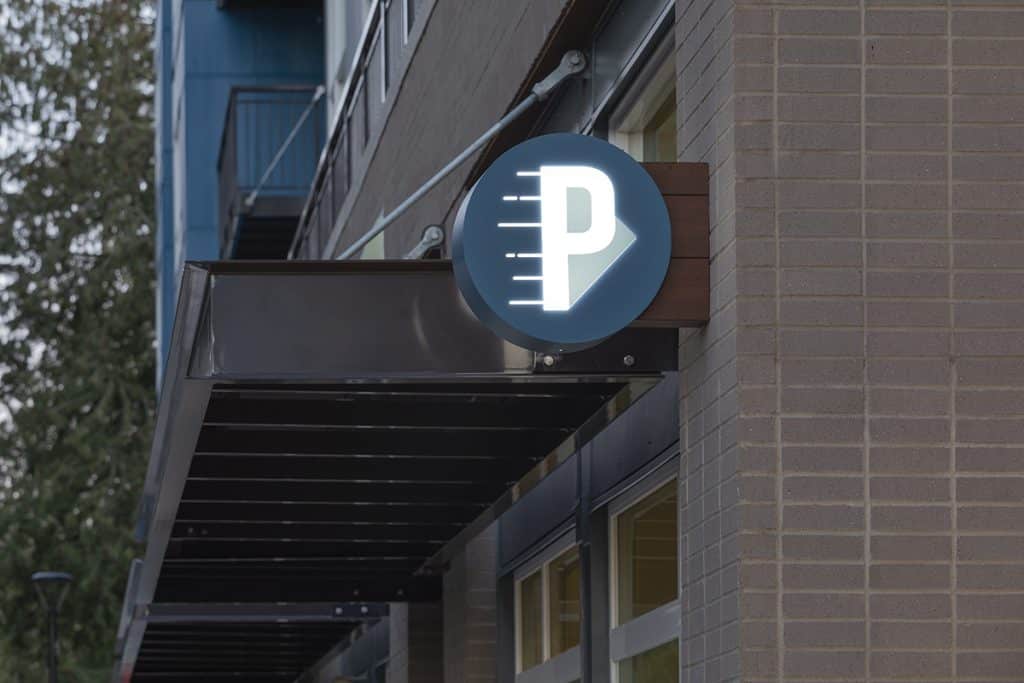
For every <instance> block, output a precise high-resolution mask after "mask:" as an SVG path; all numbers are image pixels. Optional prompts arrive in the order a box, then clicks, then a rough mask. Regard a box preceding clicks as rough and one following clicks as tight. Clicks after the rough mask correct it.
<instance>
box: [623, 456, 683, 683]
mask: <svg viewBox="0 0 1024 683" xmlns="http://www.w3.org/2000/svg"><path fill="white" fill-rule="evenodd" d="M678 467H679V461H678V460H675V459H673V460H672V461H670V462H669V463H666V464H665V465H664V466H663V468H662V470H661V472H660V474H661V476H659V472H655V473H654V474H652V475H651V482H652V483H651V484H650V485H648V486H644V487H643V488H639V489H638V491H637V492H635V493H634V492H631V493H627V494H626V495H625V496H624V497H622V498H621V499H619V500H617V501H615V502H613V503H612V507H611V509H610V510H609V512H610V514H611V529H610V532H611V534H610V540H611V548H610V555H611V558H610V559H611V581H610V591H611V596H610V604H611V613H612V614H611V616H612V630H611V633H610V634H609V652H610V654H611V658H612V672H613V674H614V677H613V680H615V681H617V683H649V682H652V683H653V682H656V683H666V682H668V681H677V680H678V678H679V636H680V633H681V630H682V624H681V619H682V616H681V615H682V611H681V604H680V600H679V493H678V479H676V477H675V476H670V475H671V474H672V473H673V472H674V471H675V470H677V468H678Z"/></svg>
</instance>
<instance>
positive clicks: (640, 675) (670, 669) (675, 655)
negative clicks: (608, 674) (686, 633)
mask: <svg viewBox="0 0 1024 683" xmlns="http://www.w3.org/2000/svg"><path fill="white" fill-rule="evenodd" d="M618 676H619V683H664V681H674V680H677V679H678V678H679V641H678V640H673V641H670V642H668V643H665V644H664V645H659V646H658V647H656V648H654V649H652V650H647V651H646V652H641V653H640V654H638V655H634V656H632V657H629V658H627V659H624V660H622V661H621V662H619V670H618Z"/></svg>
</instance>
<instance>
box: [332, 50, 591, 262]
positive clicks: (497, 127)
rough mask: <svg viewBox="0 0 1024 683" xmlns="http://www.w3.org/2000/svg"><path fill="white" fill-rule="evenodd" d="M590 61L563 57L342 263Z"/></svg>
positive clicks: (356, 245) (578, 56)
mask: <svg viewBox="0 0 1024 683" xmlns="http://www.w3.org/2000/svg"><path fill="white" fill-rule="evenodd" d="M586 63H587V60H586V59H585V58H584V57H583V53H582V52H580V51H579V50H570V51H569V52H566V53H565V55H564V56H563V57H562V61H561V63H560V64H559V65H558V67H557V68H556V69H555V70H554V71H552V72H551V73H550V74H548V76H547V77H546V78H544V79H543V80H541V81H538V82H537V83H536V84H535V85H534V86H533V89H532V91H531V92H530V94H529V95H528V96H527V97H526V98H525V99H523V101H522V102H520V103H519V104H517V105H516V106H515V107H514V108H513V109H512V111H510V112H509V113H507V114H505V116H503V117H502V118H501V120H500V121H498V122H497V123H495V124H494V125H493V126H491V127H490V128H489V129H488V130H487V132H485V133H484V134H483V135H481V136H480V137H479V138H477V139H476V141H475V142H474V143H473V144H471V145H470V146H469V147H467V148H466V149H464V150H463V151H462V153H461V154H459V155H458V156H457V157H455V158H454V159H452V160H451V161H449V162H448V164H447V165H446V166H445V167H444V168H442V169H441V170H440V171H438V172H437V173H435V174H434V176H433V177H432V178H431V179H430V180H428V181H427V182H425V183H423V184H422V185H421V186H420V188H419V189H418V190H416V191H415V192H413V193H412V194H411V195H409V196H408V197H407V198H406V199H405V201H403V202H402V203H401V204H399V205H398V206H396V207H395V208H394V209H393V210H392V211H391V213H389V214H386V215H381V216H380V218H378V219H377V222H376V223H374V224H373V227H371V228H370V229H369V230H368V231H367V232H366V234H365V235H363V236H362V237H360V238H359V239H357V240H356V241H355V242H353V243H352V244H351V245H350V246H349V247H348V248H347V249H345V251H343V252H341V254H339V255H338V260H342V259H347V258H349V257H350V256H352V255H353V254H355V253H357V252H358V251H359V250H360V249H362V248H363V247H365V246H366V245H367V243H369V241H370V240H372V239H373V238H374V237H376V236H377V235H379V234H381V233H382V232H384V230H385V229H387V227H388V226H389V225H391V224H392V223H394V222H395V221H396V220H398V219H399V218H400V217H401V216H402V214H404V213H405V212H406V211H408V210H409V207H411V206H412V205H413V204H415V203H416V202H418V201H419V200H420V199H421V198H422V197H423V195H425V194H426V193H428V192H430V191H431V190H432V189H434V187H435V186H436V185H437V184H438V183H440V182H441V181H442V180H444V179H445V178H446V177H447V176H448V175H449V174H450V173H451V172H452V171H454V170H455V169H456V168H458V167H459V166H460V165H461V164H462V163H463V162H464V161H466V159H468V158H469V157H471V156H473V155H474V154H475V153H476V152H477V151H478V150H479V149H480V148H481V147H483V146H484V145H486V144H487V143H488V142H489V141H490V140H491V139H492V138H493V137H494V136H496V135H497V134H498V133H500V132H501V131H503V130H504V129H505V128H506V127H508V125H509V124H510V123H512V122H513V121H515V120H516V119H517V118H519V117H520V116H521V115H522V114H523V112H525V111H526V110H527V109H529V108H530V107H532V106H533V105H534V104H536V103H538V102H540V101H542V100H544V99H546V98H547V97H548V95H550V94H551V92H552V91H553V90H554V89H555V88H557V87H558V86H559V85H561V84H562V83H564V82H565V81H566V79H568V78H570V77H571V76H574V75H575V74H578V73H580V72H581V71H583V69H584V67H585V66H586Z"/></svg>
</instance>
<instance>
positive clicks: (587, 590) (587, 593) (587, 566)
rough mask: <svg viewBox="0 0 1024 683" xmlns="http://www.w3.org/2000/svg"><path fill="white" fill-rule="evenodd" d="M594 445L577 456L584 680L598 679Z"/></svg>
mask: <svg viewBox="0 0 1024 683" xmlns="http://www.w3.org/2000/svg"><path fill="white" fill-rule="evenodd" d="M590 455H591V448H590V446H587V447H585V448H584V449H583V450H582V451H580V453H579V455H578V456H577V457H576V466H577V468H578V475H579V476H578V479H577V481H578V482H579V484H578V485H579V496H578V497H577V500H576V540H577V543H578V544H579V553H580V681H581V683H594V657H593V652H594V635H593V628H592V626H593V600H592V597H593V596H592V588H593V581H592V567H591V563H592V561H593V558H592V557H591V528H590V523H591V521H590V506H591V498H590Z"/></svg>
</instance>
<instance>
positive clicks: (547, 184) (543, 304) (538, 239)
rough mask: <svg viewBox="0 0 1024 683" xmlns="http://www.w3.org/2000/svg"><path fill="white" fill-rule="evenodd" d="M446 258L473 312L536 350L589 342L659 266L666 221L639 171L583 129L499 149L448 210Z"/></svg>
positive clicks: (634, 311)
mask: <svg viewBox="0 0 1024 683" xmlns="http://www.w3.org/2000/svg"><path fill="white" fill-rule="evenodd" d="M453 241H454V244H453V248H452V260H453V263H454V267H455V277H456V281H457V282H458V286H459V289H460V291H461V292H462V295H463V297H464V298H465V299H466V302H467V303H468V304H469V306H470V308H471V309H472V310H473V312H474V313H475V314H476V316H477V317H478V318H479V319H480V320H481V321H482V322H483V323H484V324H485V325H488V326H489V327H490V328H491V329H492V330H493V331H494V332H495V333H497V334H498V335H500V336H502V337H504V338H505V339H508V340H509V341H511V342H513V343H514V344H517V345H519V346H523V347H525V348H529V349H534V350H537V351H544V352H561V351H575V350H579V349H583V348H586V347H588V346H592V345H594V344H596V343H598V342H600V341H601V340H603V339H605V338H607V337H609V336H611V335H613V334H615V333H616V332H618V331H619V330H621V329H622V328H624V327H626V326H627V325H629V324H630V323H631V322H633V321H634V320H635V319H636V318H637V317H638V316H639V315H640V314H641V313H643V311H644V310H645V309H646V308H647V307H648V306H649V305H650V303H651V301H652V300H653V299H654V297H655V295H656V294H657V293H658V290H659V289H660V288H661V284H662V282H663V281H664V279H665V273H666V272H667V271H668V265H669V258H670V253H671V242H672V239H671V227H670V224H669V218H668V211H667V210H666V208H665V201H664V199H663V198H662V196H661V192H660V190H659V189H658V186H657V185H655V184H654V181H653V180H651V177H650V176H649V175H648V174H647V171H645V170H644V168H643V167H642V166H641V165H640V164H638V163H637V162H636V161H635V160H633V158H632V157H630V156H629V155H628V154H626V153H625V152H623V151H622V150H620V149H619V148H618V147H615V146H613V145H610V144H608V143H607V142H604V141H603V140H599V139H597V138H592V137H588V136H585V135H572V134H568V133H557V134H553V135H544V136H541V137H537V138H532V139H530V140H527V141H526V142H523V143H521V144H519V145H517V146H515V147H513V148H512V149H510V150H508V151H507V152H505V153H504V154H502V155H501V156H500V157H499V158H498V159H497V161H495V162H494V163H493V164H492V165H491V167H490V168H488V169H487V171H486V172H485V173H484V174H483V175H482V176H481V177H480V180H478V181H477V183H476V184H475V185H474V186H473V189H472V190H470V192H469V194H468V195H467V196H466V198H465V200H464V201H463V203H462V206H461V207H460V208H459V212H458V215H457V217H456V219H455V229H454V234H453Z"/></svg>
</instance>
